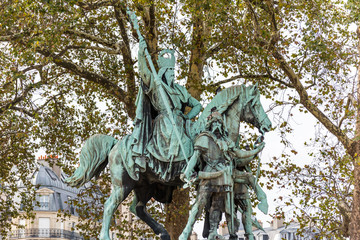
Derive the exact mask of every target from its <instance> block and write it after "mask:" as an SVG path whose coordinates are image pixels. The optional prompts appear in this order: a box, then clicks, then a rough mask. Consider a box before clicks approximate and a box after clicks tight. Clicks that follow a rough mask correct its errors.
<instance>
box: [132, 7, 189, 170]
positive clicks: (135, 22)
mask: <svg viewBox="0 0 360 240" xmlns="http://www.w3.org/2000/svg"><path fill="white" fill-rule="evenodd" d="M126 13H127V14H128V15H129V18H130V21H131V23H132V24H133V27H134V29H135V30H136V32H137V34H138V36H139V41H142V40H144V37H143V36H142V35H141V32H140V30H139V24H138V20H137V16H136V15H135V13H134V12H133V11H130V9H129V8H127V10H126ZM144 53H145V57H146V59H147V61H148V63H149V66H150V68H151V72H152V74H153V75H154V80H155V84H156V85H157V86H159V88H158V89H159V93H160V96H161V100H162V101H163V102H164V105H165V108H166V111H167V113H168V114H169V118H170V121H171V124H172V126H173V129H174V132H175V135H176V137H177V139H178V140H179V145H180V148H181V152H182V154H183V155H184V158H185V160H186V162H187V163H188V162H189V160H188V158H187V156H186V153H185V149H184V145H183V144H182V141H181V137H180V133H179V131H178V129H177V125H176V123H175V119H174V115H173V112H172V110H171V108H170V105H169V103H168V98H167V97H166V93H165V90H164V88H163V86H162V82H161V81H160V77H159V75H158V73H157V72H156V69H155V67H154V64H153V62H152V60H151V56H150V54H149V51H148V50H147V48H145V51H144ZM170 161H172V159H170Z"/></svg>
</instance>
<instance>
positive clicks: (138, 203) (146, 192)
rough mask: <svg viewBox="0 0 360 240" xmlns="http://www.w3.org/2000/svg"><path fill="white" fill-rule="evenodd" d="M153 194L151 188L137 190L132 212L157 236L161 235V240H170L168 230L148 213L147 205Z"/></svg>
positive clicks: (131, 207)
mask: <svg viewBox="0 0 360 240" xmlns="http://www.w3.org/2000/svg"><path fill="white" fill-rule="evenodd" d="M151 193H152V191H151V187H150V186H146V187H144V188H141V189H137V190H135V197H134V199H133V202H132V204H131V206H130V211H131V212H132V213H134V214H135V215H136V216H138V217H139V218H140V219H141V220H143V221H144V222H145V223H146V224H147V225H148V226H149V227H150V228H151V229H152V230H153V231H154V233H155V234H156V235H160V238H161V240H170V235H169V233H168V232H167V231H166V229H165V228H164V227H163V226H162V225H161V224H160V223H158V222H157V221H156V220H155V219H153V218H152V217H151V216H150V214H149V213H148V212H147V211H146V203H147V202H148V201H149V200H150V198H151V196H152V194H151Z"/></svg>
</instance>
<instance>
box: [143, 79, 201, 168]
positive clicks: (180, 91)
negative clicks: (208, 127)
mask: <svg viewBox="0 0 360 240" xmlns="http://www.w3.org/2000/svg"><path fill="white" fill-rule="evenodd" d="M159 87H160V86H157V85H156V84H155V83H154V81H151V84H150V87H149V88H148V89H144V90H145V91H144V93H145V94H146V95H147V96H148V97H149V99H150V101H151V104H152V106H153V107H154V109H155V110H156V112H157V114H158V115H157V116H156V118H155V119H154V120H153V127H152V136H151V138H150V140H149V142H148V144H147V146H146V150H147V152H148V153H149V154H150V157H153V158H155V159H158V160H160V161H162V162H169V161H173V162H178V161H181V160H184V159H185V156H186V158H189V157H191V155H192V154H193V144H192V141H191V140H190V138H189V137H188V136H187V135H186V133H185V130H184V129H185V120H184V117H183V110H184V108H185V106H190V107H193V102H194V99H193V97H192V96H191V95H190V94H189V93H188V92H187V91H186V89H185V88H184V87H183V86H180V85H179V84H176V83H174V84H173V86H171V87H170V86H168V85H166V84H164V83H163V82H162V87H163V89H164V90H165V91H164V92H165V98H166V100H165V102H164V100H163V98H162V97H161V95H160V90H159ZM195 101H196V102H197V100H195ZM165 104H169V105H170V109H171V111H172V116H173V118H174V121H175V125H173V124H172V121H171V119H170V118H171V116H169V113H168V112H167V110H166V107H165ZM175 128H176V129H177V132H178V134H179V137H180V141H181V143H182V146H183V147H184V152H185V156H184V153H183V151H182V150H181V148H180V141H179V139H178V136H177V135H176V133H175Z"/></svg>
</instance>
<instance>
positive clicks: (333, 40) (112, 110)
mask: <svg viewBox="0 0 360 240" xmlns="http://www.w3.org/2000/svg"><path fill="white" fill-rule="evenodd" d="M359 5H360V4H359V2H358V1H357V0H352V1H347V3H344V2H342V1H330V0H321V1H320V0H311V1H303V0H299V1H284V0H280V1H274V0H266V1H259V0H240V1H223V0H216V1H205V0H202V1H194V0H179V1H173V0H171V1H170V0H169V1H146V0H137V1H118V0H98V1H90V2H89V1H81V0H71V1H60V0H47V1H45V0H44V1H39V2H34V1H30V0H21V1H11V0H6V1H4V2H3V3H1V4H0V13H1V21H0V24H1V26H2V27H1V30H0V41H1V42H2V44H1V45H0V47H1V48H2V49H1V50H2V51H1V53H0V56H1V57H0V61H1V68H2V71H1V77H2V80H1V87H2V88H1V89H2V90H1V91H2V92H1V95H2V98H1V105H0V115H1V126H2V129H1V134H2V139H3V140H2V142H1V144H2V145H4V146H5V145H6V144H7V145H6V146H11V148H9V149H10V150H11V151H5V150H2V151H1V154H2V159H4V160H3V162H4V163H6V165H7V166H10V167H8V168H7V169H11V168H12V167H13V166H20V165H21V164H22V163H24V161H26V162H29V163H33V161H34V159H33V156H34V153H35V152H36V150H37V149H39V148H44V149H46V150H47V151H48V152H49V153H57V154H58V155H61V156H62V157H63V159H65V160H66V162H65V163H63V165H64V167H69V166H70V165H71V164H72V163H73V162H75V161H76V159H75V158H76V149H78V148H79V147H80V145H81V143H82V142H83V141H84V140H85V139H86V138H88V137H89V136H90V135H92V134H95V133H105V134H109V135H113V136H116V137H118V138H120V137H121V136H123V135H125V134H128V133H129V132H130V131H129V130H128V129H130V126H131V124H130V121H128V120H127V119H128V117H129V118H130V119H131V118H133V117H134V115H135V105H134V103H135V99H136V92H137V88H138V86H139V84H138V80H137V67H136V54H134V53H135V50H136V44H137V38H138V36H137V35H136V33H135V32H134V31H132V28H131V26H130V24H129V21H128V19H127V16H126V7H129V8H130V9H132V10H134V11H136V13H137V15H138V16H139V17H140V18H141V20H142V21H141V22H140V23H141V29H142V32H143V35H144V36H145V38H146V40H147V43H148V47H149V52H150V53H151V55H152V58H153V61H154V60H155V59H156V54H157V52H158V50H159V49H161V48H164V47H167V46H173V47H175V48H176V49H177V52H178V56H179V57H178V72H179V74H178V78H179V79H182V80H183V79H184V80H185V81H186V86H187V88H188V89H189V92H190V93H191V94H193V96H194V97H196V98H200V96H201V95H202V94H203V96H211V94H212V93H213V92H214V90H215V89H216V88H217V87H218V86H221V84H224V83H228V82H234V81H238V83H254V82H258V83H259V87H260V89H261V91H262V94H263V95H265V96H266V97H267V98H269V99H270V100H272V101H273V102H274V103H275V105H276V107H277V108H279V107H280V108H282V107H285V108H287V107H288V109H291V110H292V111H299V112H301V113H303V114H308V113H310V114H312V115H313V116H314V117H315V118H316V119H317V120H318V122H319V123H318V124H319V126H320V127H321V128H322V129H323V131H324V132H323V133H324V134H325V135H324V136H323V137H322V138H319V137H318V138H314V141H315V142H316V140H318V141H317V142H318V144H319V147H320V148H321V149H320V151H319V154H320V155H318V154H314V156H312V157H315V158H314V159H315V161H316V162H317V163H324V162H325V163H327V165H326V164H325V166H324V165H322V164H319V166H318V168H317V169H316V170H314V169H315V166H309V168H308V169H305V170H303V169H299V168H298V166H296V165H295V166H294V165H293V163H292V162H291V161H290V160H291V159H290V158H291V156H292V155H291V154H295V153H296V151H295V150H294V149H291V147H290V145H291V144H290V143H289V142H288V141H287V140H286V134H289V133H291V131H292V127H291V125H290V124H289V121H288V120H286V119H287V118H291V114H292V113H291V111H290V112H289V113H287V112H286V113H281V114H280V115H279V119H280V120H279V121H278V122H277V123H276V124H277V129H278V131H280V133H282V134H283V136H284V138H283V141H282V142H283V143H284V145H285V147H286V148H287V149H289V151H290V153H289V154H284V156H280V157H278V158H276V159H275V160H274V166H279V165H280V166H281V167H282V168H283V169H284V170H283V173H285V172H286V173H288V174H290V175H286V177H287V178H289V179H290V180H291V181H294V183H296V179H295V178H292V177H291V176H294V174H295V173H297V171H310V172H311V173H312V174H313V173H319V172H320V171H322V174H323V175H324V176H325V178H326V179H328V178H329V177H331V176H330V174H331V172H329V171H327V170H326V169H330V168H329V167H327V166H330V165H331V166H333V164H330V163H336V166H341V167H344V166H346V167H345V169H346V168H351V169H352V173H353V174H354V175H353V176H352V175H348V176H346V177H345V178H344V181H345V185H348V186H350V187H349V191H348V192H350V193H351V192H352V189H354V191H353V193H354V194H353V201H352V202H353V204H352V206H349V209H351V214H350V216H348V217H347V219H348V218H350V219H351V223H350V224H349V226H350V229H351V230H350V232H349V234H350V236H351V238H352V239H358V238H360V237H359V235H360V227H359V226H357V224H356V223H357V222H359V220H360V219H359V218H360V213H359V211H360V207H359V204H360V203H359V201H360V197H359V190H360V185H358V184H359V182H360V181H358V180H359V174H360V173H359V171H360V170H359V165H358V164H356V163H357V161H358V160H357V158H358V155H359V154H360V152H359V151H360V149H359V148H360V141H359V140H358V134H359V130H358V128H357V129H356V130H355V131H354V129H355V125H356V123H357V120H356V119H357V118H359V117H360V116H357V114H358V112H359V111H358V99H357V97H356V95H357V96H358V94H356V88H355V86H356V85H357V80H356V79H355V78H353V72H354V68H355V67H356V64H358V60H359V55H358V54H357V53H356V44H357V43H356V34H355V32H354V31H352V30H351V28H350V27H351V26H352V24H356V23H358V22H359V16H358V12H359V11H357V10H359V9H358V8H359V7H358V6H359ZM134 55H135V56H134ZM154 62H155V61H154ZM210 72H213V73H215V74H209V73H210ZM219 78H221V79H219ZM222 78H225V80H222ZM277 108H276V109H277ZM69 116H71V117H69ZM356 126H357V125H356ZM329 139H332V140H333V139H335V140H336V142H338V144H337V145H336V147H335V148H333V149H332V147H334V145H335V144H329V143H327V142H328V141H329ZM320 140H323V141H320ZM315 144H317V143H315ZM3 149H4V148H3ZM5 149H8V148H5ZM19 150H21V151H19ZM291 150H292V152H291ZM22 151H24V152H25V151H26V152H27V154H25V155H20V154H19V153H21V152H22ZM15 153H16V155H14V154H15ZM322 153H324V155H322ZM334 153H336V155H335V154H334ZM319 156H320V157H319ZM14 159H16V161H15V160H14ZM331 161H332V162H331ZM4 165H5V164H4ZM341 167H340V168H341ZM275 170H276V169H275ZM289 170H292V171H289ZM343 170H344V169H343ZM343 170H341V171H343ZM19 171H20V172H21V171H23V172H24V173H26V172H28V169H23V168H20V167H19ZM314 171H315V172H314ZM341 171H340V170H339V172H338V173H340V174H341ZM21 173H22V172H21ZM9 174H10V171H5V172H4V174H2V175H1V179H2V181H3V182H4V183H3V184H2V185H8V186H11V184H12V182H10V181H6V179H7V176H9ZM270 176H271V175H270ZM340 178H341V176H339V177H338V176H337V177H336V178H335V179H336V182H337V183H341V180H340ZM352 179H354V180H352ZM320 180H321V179H320ZM5 183H6V184H5ZM322 183H325V180H324V181H323V182H322ZM296 184H297V186H299V183H296ZM345 185H344V186H345ZM269 187H270V186H269ZM300 187H302V186H301V185H300ZM310 190H311V189H310ZM304 191H305V192H301V193H298V194H299V195H300V196H307V195H308V194H313V193H314V192H310V193H309V192H306V191H307V190H306V187H305V188H304ZM325 193H328V191H325ZM295 194H296V193H295ZM319 201H322V200H321V199H320V200H319ZM334 201H337V200H336V198H335V200H334ZM349 202H351V200H349V198H346V201H344V203H346V204H348V203H349ZM305 203H306V204H309V201H307V202H306V201H305ZM316 204H317V203H314V205H316ZM330 204H332V203H331V202H328V203H325V205H324V207H325V208H326V206H329V205H330ZM340 205H341V204H337V206H340ZM170 209H171V207H170ZM324 211H325V210H324ZM325 212H326V211H325ZM338 212H339V214H340V215H341V213H340V212H341V209H340V207H338ZM325 215H326V214H325ZM340 215H339V216H340ZM344 216H345V215H344ZM344 216H342V217H341V216H340V217H339V219H340V221H345V220H344V219H345V218H344ZM177 220H179V222H185V221H184V220H180V219H177ZM326 221H328V219H327V220H326ZM317 222H318V223H319V224H323V225H324V223H325V221H322V220H321V219H320V220H319V221H317ZM174 224H175V223H174ZM178 224H179V223H178ZM176 226H179V225H176ZM177 229H179V230H180V229H181V227H180V228H178V227H177ZM327 230H329V231H331V230H332V229H331V228H328V229H327ZM327 230H326V231H327ZM326 231H324V232H326ZM346 234H347V233H345V232H341V231H340V232H339V236H341V235H344V236H345V235H346ZM176 235H177V234H175V233H174V234H173V235H172V236H173V238H176Z"/></svg>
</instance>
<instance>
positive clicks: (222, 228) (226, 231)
mask: <svg viewBox="0 0 360 240" xmlns="http://www.w3.org/2000/svg"><path fill="white" fill-rule="evenodd" d="M219 234H220V235H221V236H225V235H227V234H229V229H228V226H227V222H223V223H221V224H220V226H219Z"/></svg>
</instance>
